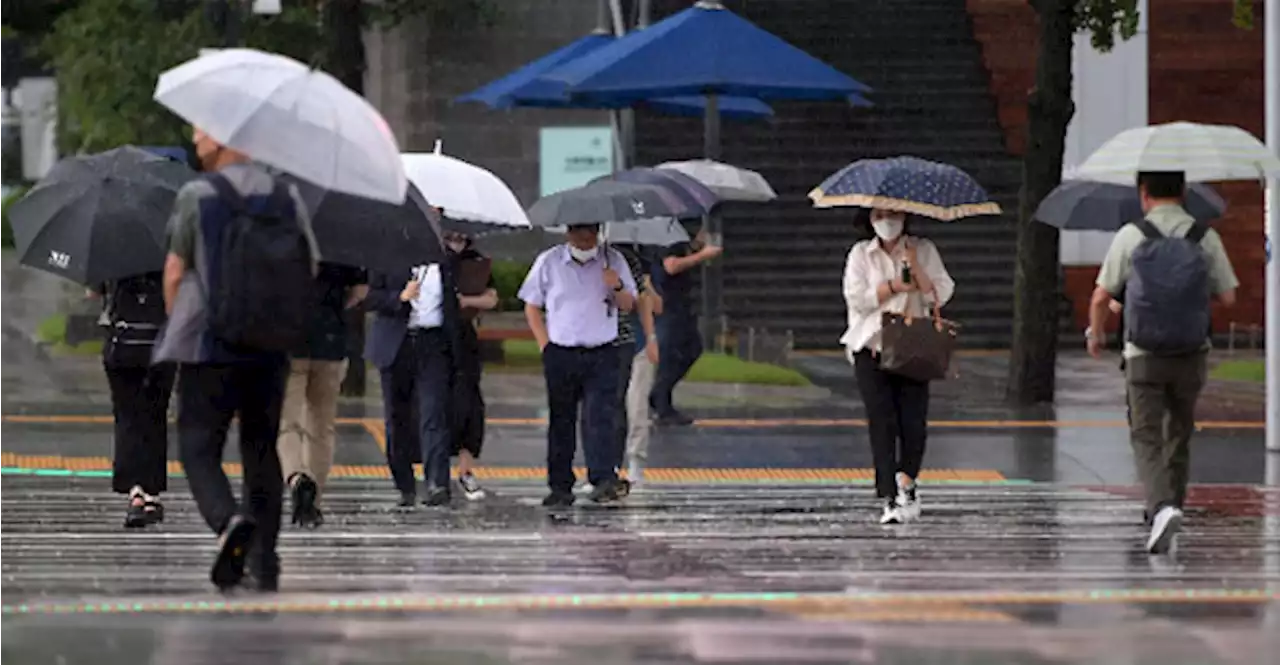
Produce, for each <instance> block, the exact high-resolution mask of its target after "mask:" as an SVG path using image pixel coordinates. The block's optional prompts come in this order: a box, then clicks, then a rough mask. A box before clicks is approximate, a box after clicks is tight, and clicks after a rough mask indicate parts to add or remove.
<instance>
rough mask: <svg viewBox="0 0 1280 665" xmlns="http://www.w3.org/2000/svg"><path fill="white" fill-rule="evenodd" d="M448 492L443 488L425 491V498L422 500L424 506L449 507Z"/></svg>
mask: <svg viewBox="0 0 1280 665" xmlns="http://www.w3.org/2000/svg"><path fill="white" fill-rule="evenodd" d="M449 499H450V496H449V490H447V489H445V488H443V487H433V488H431V489H428V490H427V498H425V499H423V500H422V505H424V506H431V507H433V508H434V507H437V506H447V505H449Z"/></svg>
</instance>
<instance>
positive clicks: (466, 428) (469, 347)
mask: <svg viewBox="0 0 1280 665" xmlns="http://www.w3.org/2000/svg"><path fill="white" fill-rule="evenodd" d="M460 337H461V338H462V339H461V342H462V348H461V349H459V353H458V355H459V357H458V359H457V362H456V363H455V368H454V373H453V398H452V400H451V401H450V405H449V416H450V417H449V429H450V431H451V437H452V439H453V448H452V450H451V451H450V454H452V455H457V454H458V453H460V452H462V451H464V450H465V451H467V452H469V453H471V456H472V457H475V458H476V459H479V458H480V451H481V449H483V448H484V418H485V407H484V394H483V393H482V392H480V378H481V375H482V365H481V362H480V340H479V339H477V336H476V329H475V328H473V327H472V326H471V325H466V326H463V330H462V333H461V335H460Z"/></svg>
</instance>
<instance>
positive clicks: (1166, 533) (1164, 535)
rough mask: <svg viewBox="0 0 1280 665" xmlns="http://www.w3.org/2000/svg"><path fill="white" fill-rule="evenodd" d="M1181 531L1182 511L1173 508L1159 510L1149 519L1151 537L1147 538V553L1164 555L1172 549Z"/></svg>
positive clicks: (1166, 507) (1167, 507)
mask: <svg viewBox="0 0 1280 665" xmlns="http://www.w3.org/2000/svg"><path fill="white" fill-rule="evenodd" d="M1181 530H1182V511H1181V510H1178V509H1177V508H1174V507H1173V506H1165V507H1164V508H1161V509H1160V511H1159V512H1157V513H1156V516H1155V517H1153V518H1152V519H1151V535H1150V536H1149V537H1148V538H1147V551H1148V552H1150V553H1152V554H1164V553H1166V552H1168V551H1169V550H1171V549H1173V546H1174V544H1175V542H1176V541H1177V539H1178V532H1179V531H1181Z"/></svg>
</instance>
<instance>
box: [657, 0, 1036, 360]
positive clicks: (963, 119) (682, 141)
mask: <svg viewBox="0 0 1280 665" xmlns="http://www.w3.org/2000/svg"><path fill="white" fill-rule="evenodd" d="M654 5H655V20H658V19H660V18H661V17H663V16H666V15H668V14H669V13H673V12H675V11H679V10H681V9H684V8H685V7H687V6H688V3H686V2H684V1H683V0H655V2H654ZM725 5H726V6H727V7H729V8H730V9H731V10H733V11H735V12H738V13H739V14H741V15H742V16H745V17H746V18H748V19H749V20H751V21H752V22H754V23H756V24H757V25H759V26H760V27H762V28H764V29H766V30H769V31H770V32H773V33H774V34H776V35H778V36H779V37H781V38H783V39H785V40H787V41H788V42H790V43H792V44H794V45H796V46H798V47H800V48H802V49H805V50H806V51H808V52H809V53H811V54H813V55H814V56H815V57H817V58H819V59H821V60H823V61H825V62H827V63H829V64H831V65H832V66H834V67H836V68H837V69H840V70H841V71H844V72H845V73H847V74H849V75H850V76H852V77H854V78H856V79H858V80H859V81H862V82H864V83H866V84H868V85H870V86H871V87H873V88H874V89H875V92H874V93H873V94H872V95H870V99H871V100H872V101H873V102H874V103H875V104H876V106H875V107H874V108H870V109H860V108H850V107H848V106H847V105H844V104H841V103H794V102H792V103H776V104H774V108H775V110H776V111H777V115H776V116H775V117H774V118H773V119H772V120H770V121H766V122H759V123H741V122H726V123H724V127H723V132H722V133H723V146H724V150H723V155H722V160H723V161H725V162H728V163H732V164H736V165H739V166H743V167H745V168H750V169H753V170H756V171H759V172H760V173H762V174H763V175H764V176H765V177H766V178H768V180H769V182H770V183H771V184H772V185H773V187H774V189H775V190H777V192H778V194H779V200H778V201H777V202H774V203H772V204H764V205H733V206H727V207H726V209H725V211H724V215H723V219H724V230H725V234H724V235H725V258H724V302H725V313H726V314H727V315H728V317H729V319H730V322H731V324H732V325H734V326H735V327H737V326H758V327H765V328H767V329H770V330H777V331H782V330H791V331H793V333H794V335H795V342H796V346H797V348H823V347H833V346H835V345H836V344H837V340H838V339H839V336H840V335H841V333H842V332H843V330H844V326H845V310H844V301H843V298H842V296H841V294H840V281H841V274H842V271H843V267H844V259H845V255H846V253H847V252H848V249H849V247H850V246H851V245H852V244H853V243H854V242H855V241H856V240H858V236H857V235H856V233H855V231H854V230H853V228H852V226H851V224H850V219H851V216H852V211H850V210H815V209H813V208H812V207H811V206H810V205H809V201H808V199H807V198H806V194H807V193H808V192H809V190H810V189H811V188H813V187H814V186H815V185H817V184H818V183H819V182H821V181H822V180H823V179H824V178H825V177H826V176H828V175H830V174H831V173H832V172H834V171H835V170H837V169H839V168H840V167H842V166H844V165H846V164H848V163H849V162H852V161H854V160H857V159H863V158H877V157H891V156H896V155H915V156H918V157H922V158H925V159H931V160H936V161H941V162H947V163H950V164H954V165H956V166H958V167H960V168H963V169H965V170H966V171H968V172H969V173H970V174H971V175H973V176H974V177H975V178H977V179H978V181H979V182H981V183H982V184H983V185H984V186H985V187H986V188H987V190H988V191H989V192H990V193H991V194H992V196H993V198H995V200H997V201H998V202H1000V204H1001V205H1002V206H1004V207H1005V209H1006V211H1007V212H1006V215H1005V216H1003V217H989V218H976V219H970V220H962V221H960V222H954V223H950V224H941V223H932V222H931V223H927V224H924V225H921V226H918V227H916V228H915V230H916V231H917V232H920V233H922V234H923V235H926V236H928V237H930V238H932V239H933V240H934V241H935V242H937V244H938V246H939V248H940V249H941V252H942V255H943V258H944V260H945V261H946V263H947V267H948V269H949V270H950V272H951V274H952V275H953V276H954V277H955V279H956V282H957V291H956V296H955V298H954V299H953V300H952V303H951V305H950V306H949V307H948V308H947V309H946V310H945V313H946V315H947V316H948V317H949V318H952V319H955V320H957V321H959V322H960V323H961V324H962V325H963V326H964V329H963V335H962V339H963V343H964V345H965V346H968V347H972V348H1000V347H1006V346H1008V343H1009V333H1010V323H1011V320H1012V311H1013V262H1014V252H1015V230H1014V226H1013V223H1012V220H1013V213H1014V212H1015V208H1016V204H1017V190H1018V183H1019V181H1020V179H1021V167H1020V164H1019V162H1018V161H1017V160H1016V159H1015V158H1013V157H1011V156H1009V155H1008V154H1007V153H1006V151H1005V148H1004V142H1003V138H1002V133H1001V129H1000V126H999V124H998V122H997V118H996V112H995V104H994V101H993V100H992V98H991V96H990V94H989V92H988V87H987V73H986V71H985V69H984V68H983V66H982V57H981V53H980V50H979V46H978V44H977V42H976V41H975V40H974V38H973V35H972V31H971V28H970V24H969V16H968V13H967V12H966V10H965V4H964V0H859V1H856V2H855V1H839V0H739V1H737V2H734V1H732V0H729V1H728V2H725ZM701 137H702V125H701V121H699V120H691V119H678V118H671V117H667V116H659V115H654V114H651V113H646V112H638V113H637V142H636V144H637V150H638V158H639V161H640V163H641V164H654V163H658V162H661V161H665V160H668V159H687V158H695V157H698V156H700V153H701V150H702V140H701Z"/></svg>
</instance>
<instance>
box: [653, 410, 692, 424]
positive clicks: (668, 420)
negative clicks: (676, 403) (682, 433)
mask: <svg viewBox="0 0 1280 665" xmlns="http://www.w3.org/2000/svg"><path fill="white" fill-rule="evenodd" d="M654 422H655V423H656V424H657V425H658V427H688V426H689V425H692V424H693V418H690V417H689V416H686V415H684V414H683V413H680V412H679V411H672V412H671V413H668V414H666V415H663V416H658V418H657V419H656V420H655V421H654Z"/></svg>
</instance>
